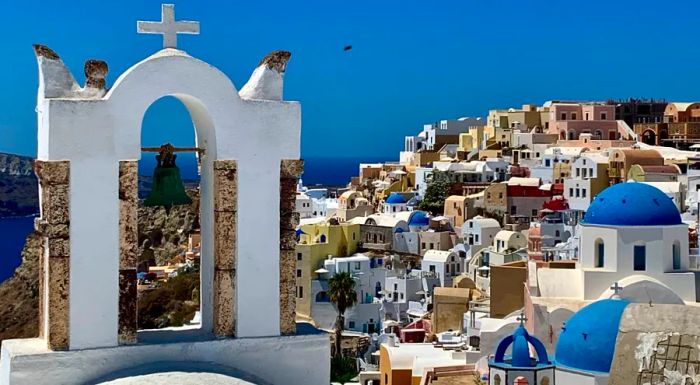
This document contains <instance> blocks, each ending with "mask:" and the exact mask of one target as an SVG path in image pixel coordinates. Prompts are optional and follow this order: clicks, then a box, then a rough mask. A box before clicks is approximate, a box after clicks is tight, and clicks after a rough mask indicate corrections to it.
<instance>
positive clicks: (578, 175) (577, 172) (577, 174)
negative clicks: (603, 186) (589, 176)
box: [576, 168, 581, 178]
mask: <svg viewBox="0 0 700 385" xmlns="http://www.w3.org/2000/svg"><path fill="white" fill-rule="evenodd" d="M580 176H581V169H580V168H577V169H576V177H577V178H578V177H580Z"/></svg>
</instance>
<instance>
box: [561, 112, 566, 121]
mask: <svg viewBox="0 0 700 385" xmlns="http://www.w3.org/2000/svg"><path fill="white" fill-rule="evenodd" d="M561 120H566V112H562V113H561Z"/></svg>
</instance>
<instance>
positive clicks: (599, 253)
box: [595, 240, 605, 267]
mask: <svg viewBox="0 0 700 385" xmlns="http://www.w3.org/2000/svg"><path fill="white" fill-rule="evenodd" d="M603 266H605V244H604V243H603V241H602V240H598V241H597V243H596V256H595V267H603Z"/></svg>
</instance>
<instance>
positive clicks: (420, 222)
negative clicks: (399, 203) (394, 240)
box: [408, 211, 430, 226]
mask: <svg viewBox="0 0 700 385" xmlns="http://www.w3.org/2000/svg"><path fill="white" fill-rule="evenodd" d="M408 225H409V226H428V225H430V218H428V214H427V213H426V212H425V211H414V212H413V213H412V214H411V217H410V218H408Z"/></svg>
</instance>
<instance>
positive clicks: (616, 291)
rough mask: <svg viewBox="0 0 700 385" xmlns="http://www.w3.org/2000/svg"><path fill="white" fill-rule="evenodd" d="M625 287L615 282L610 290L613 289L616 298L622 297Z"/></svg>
mask: <svg viewBox="0 0 700 385" xmlns="http://www.w3.org/2000/svg"><path fill="white" fill-rule="evenodd" d="M622 289H623V287H622V286H620V284H619V283H617V282H615V284H614V285H612V286H610V290H612V291H613V297H615V298H620V293H621V292H622Z"/></svg>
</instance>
